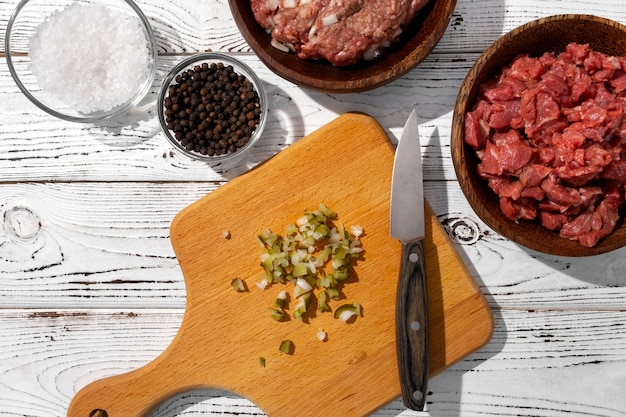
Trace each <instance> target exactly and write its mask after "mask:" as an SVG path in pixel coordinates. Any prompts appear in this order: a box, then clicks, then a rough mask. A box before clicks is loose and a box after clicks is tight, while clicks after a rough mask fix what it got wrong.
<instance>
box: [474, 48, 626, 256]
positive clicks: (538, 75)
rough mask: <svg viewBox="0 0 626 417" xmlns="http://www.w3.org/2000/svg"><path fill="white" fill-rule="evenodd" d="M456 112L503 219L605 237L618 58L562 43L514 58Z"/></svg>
mask: <svg viewBox="0 0 626 417" xmlns="http://www.w3.org/2000/svg"><path fill="white" fill-rule="evenodd" d="M479 91H480V96H479V98H478V100H477V102H476V104H475V106H474V107H473V108H472V110H471V111H469V112H468V113H467V114H466V117H465V141H466V143H468V144H469V145H470V146H472V147H473V148H474V149H475V150H476V155H477V156H478V158H479V159H480V164H479V166H478V174H479V175H480V176H481V177H483V178H484V179H485V180H487V181H488V183H489V187H490V188H491V189H492V190H493V191H494V192H495V193H496V194H497V195H498V196H499V197H500V209H501V210H502V212H503V213H504V214H505V216H506V217H508V218H510V219H511V220H513V221H516V222H517V221H520V220H534V219H537V221H539V222H540V223H541V224H542V225H543V226H544V227H546V228H547V229H549V230H554V231H558V232H559V233H560V235H561V236H563V237H564V238H567V239H572V240H577V241H578V242H579V243H580V244H581V245H583V246H589V247H591V246H594V245H596V244H597V242H598V241H599V240H600V239H602V238H604V237H606V236H607V235H608V234H610V233H611V232H612V231H613V229H614V228H615V225H616V223H617V220H618V218H619V211H620V209H621V208H622V207H623V206H624V202H625V198H624V194H625V190H626V115H625V114H624V111H625V109H626V56H620V57H614V56H609V55H607V54H603V53H600V52H597V51H594V50H592V49H591V48H590V47H589V45H588V44H577V43H571V44H569V45H567V46H566V48H565V51H563V52H561V53H560V54H558V55H555V54H552V53H547V52H546V53H544V54H543V55H541V56H540V57H538V58H533V57H530V56H527V55H522V56H519V57H517V58H516V59H515V60H513V62H511V64H510V65H509V66H507V67H506V68H504V69H503V71H502V73H501V74H499V75H498V76H497V77H495V78H494V79H492V80H489V81H487V82H485V83H484V84H483V85H482V86H480V88H479Z"/></svg>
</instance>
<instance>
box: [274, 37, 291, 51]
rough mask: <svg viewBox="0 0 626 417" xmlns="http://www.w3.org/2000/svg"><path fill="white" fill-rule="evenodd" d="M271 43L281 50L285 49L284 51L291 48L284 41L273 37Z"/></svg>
mask: <svg viewBox="0 0 626 417" xmlns="http://www.w3.org/2000/svg"><path fill="white" fill-rule="evenodd" d="M270 43H271V45H272V46H273V47H274V48H276V49H278V50H279V51H283V52H289V51H290V49H289V47H288V46H287V45H285V44H284V43H282V42H280V41H278V40H276V39H275V38H272V40H271V42H270Z"/></svg>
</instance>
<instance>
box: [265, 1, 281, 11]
mask: <svg viewBox="0 0 626 417" xmlns="http://www.w3.org/2000/svg"><path fill="white" fill-rule="evenodd" d="M278 6H280V0H269V1H268V2H267V8H268V10H269V11H272V12H273V11H274V10H276V9H278Z"/></svg>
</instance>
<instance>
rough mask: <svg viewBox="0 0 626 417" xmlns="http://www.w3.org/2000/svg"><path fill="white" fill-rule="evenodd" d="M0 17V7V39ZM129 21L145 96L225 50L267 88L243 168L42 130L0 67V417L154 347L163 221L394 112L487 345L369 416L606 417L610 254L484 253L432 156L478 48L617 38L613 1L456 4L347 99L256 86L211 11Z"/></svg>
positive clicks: (135, 136)
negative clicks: (318, 138) (411, 137)
mask: <svg viewBox="0 0 626 417" xmlns="http://www.w3.org/2000/svg"><path fill="white" fill-rule="evenodd" d="M16 4H17V0H2V1H0V32H2V33H3V34H4V31H5V28H6V25H7V20H8V17H9V15H10V13H11V11H12V10H13V8H14V7H15V5H16ZM138 4H139V5H140V7H141V8H142V9H143V11H144V12H145V13H146V15H147V16H148V18H149V19H150V21H151V23H152V25H153V28H154V31H155V33H156V36H157V38H158V48H159V54H160V56H159V61H158V74H157V79H156V80H155V83H154V86H153V89H152V91H151V94H150V98H151V99H152V100H154V99H155V98H156V94H157V89H158V86H159V84H160V81H161V80H162V78H163V76H164V75H165V74H166V73H167V71H168V69H170V68H171V67H172V66H173V65H175V64H176V63H177V62H179V61H180V60H181V59H182V58H184V57H185V56H188V55H190V54H193V53H195V52H198V51H204V50H214V51H225V52H227V53H230V54H233V55H236V56H238V57H240V58H242V59H243V60H245V61H246V62H247V63H248V64H249V65H250V66H251V67H252V68H253V69H254V70H255V71H256V72H257V74H258V75H259V76H260V78H261V79H262V80H263V82H264V84H265V86H266V87H267V90H268V94H269V103H270V109H271V112H270V118H269V123H268V126H267V130H266V133H265V135H264V137H263V138H262V140H261V142H260V143H259V144H258V146H256V147H255V149H254V151H253V152H252V154H251V155H250V157H249V160H248V161H246V163H244V164H239V165H231V166H227V165H218V166H209V165H206V164H203V163H200V162H194V161H191V160H189V159H187V158H185V157H183V156H181V155H179V154H177V153H176V152H174V150H173V149H172V147H171V146H169V145H168V142H167V141H166V139H165V137H164V136H163V135H162V134H161V133H160V131H159V127H158V123H157V120H156V112H155V111H154V109H148V111H146V112H144V113H137V114H134V115H132V116H131V117H129V118H128V119H127V120H124V123H120V124H119V125H109V126H83V125H79V124H73V123H69V122H64V121H60V120H56V119H54V118H52V117H50V116H48V115H47V114H45V113H43V112H42V111H40V110H38V109H37V108H36V107H35V106H33V105H32V104H31V103H30V102H29V101H27V99H26V98H25V97H24V96H23V95H22V94H21V93H20V91H19V90H18V88H17V86H16V85H15V83H14V82H13V80H12V79H11V76H10V74H9V71H8V68H7V65H6V60H5V59H1V60H0V184H1V185H0V221H2V222H3V227H2V228H0V416H37V417H39V416H41V417H51V416H52V417H61V416H65V413H66V409H67V407H68V405H69V403H70V400H71V399H72V397H73V396H74V394H75V393H76V392H77V390H79V389H80V388H82V387H83V386H85V385H87V384H88V383H90V382H92V381H94V380H96V379H100V378H102V377H105V376H109V375H117V374H120V373H122V372H126V371H129V370H132V369H135V368H137V367H139V366H141V365H143V364H145V363H147V362H149V361H151V360H152V359H154V358H155V357H156V356H157V355H158V354H159V353H161V352H162V351H163V350H164V349H165V348H166V347H167V346H168V344H169V342H170V341H171V340H172V338H173V337H174V335H175V334H176V332H177V329H178V327H179V325H180V323H181V319H182V316H183V312H184V308H185V287H184V282H183V277H182V274H181V271H180V269H179V266H178V263H177V261H176V258H175V256H174V254H173V251H172V249H171V245H170V241H169V226H170V222H171V220H172V218H173V217H174V215H175V214H176V213H177V212H178V211H180V210H181V209H182V208H184V207H186V206H187V205H188V204H190V203H192V202H194V201H196V200H197V199H199V198H201V197H202V196H204V195H205V194H207V193H210V192H211V191H213V190H215V189H216V188H217V187H219V186H221V185H223V184H224V183H226V182H227V181H228V180H229V179H231V178H233V177H235V176H237V175H239V174H241V173H243V172H244V171H245V170H246V169H247V167H250V166H254V165H255V164H257V163H258V162H260V161H263V160H265V159H267V158H269V157H271V156H272V155H274V154H276V153H277V152H280V151H281V150H282V149H284V148H285V147H287V146H289V144H290V143H293V142H294V141H296V140H298V139H299V138H301V137H303V136H305V135H307V134H308V133H311V132H312V131H314V130H316V129H317V128H319V127H321V126H322V125H324V124H326V123H328V122H330V121H331V120H333V119H334V118H335V117H337V116H338V115H340V114H342V113H344V112H346V111H362V112H365V113H368V114H370V115H371V116H373V117H375V118H376V119H377V120H378V121H379V122H380V123H381V125H382V126H383V127H384V128H385V130H386V131H387V132H388V134H389V135H390V136H391V137H392V138H393V137H396V138H397V137H398V136H399V134H400V130H401V128H402V126H403V124H404V121H405V119H406V118H407V116H408V115H409V113H410V111H411V109H413V108H415V109H416V110H417V113H418V115H419V118H420V123H421V131H422V132H423V133H424V137H425V138H428V139H427V140H426V143H425V145H426V146H425V157H424V160H425V162H424V163H425V167H424V168H425V177H426V185H425V190H426V197H427V199H428V200H429V202H430V204H431V205H432V207H433V209H434V211H435V213H436V214H437V215H438V216H439V218H440V220H441V222H442V223H443V224H444V225H446V226H447V227H448V231H449V233H450V234H451V236H452V237H453V238H457V240H456V247H457V249H458V250H459V252H460V253H461V255H462V257H463V258H464V260H465V261H466V263H467V265H468V267H469V269H470V271H471V272H472V274H473V276H474V278H475V280H476V282H477V283H478V285H479V286H480V288H481V290H482V291H483V293H484V294H485V296H486V298H487V299H488V301H489V304H490V306H491V308H492V309H493V313H494V316H495V331H494V334H493V338H492V340H491V341H490V343H489V344H488V345H487V346H485V347H484V348H482V349H481V350H480V351H478V352H476V353H474V354H472V355H471V356H469V357H468V358H467V359H465V360H463V361H462V362H460V363H458V364H456V365H454V366H453V367H452V368H451V369H449V370H447V371H445V372H444V373H442V374H440V375H438V376H437V377H435V378H434V379H432V380H431V382H430V386H429V391H430V392H429V393H428V411H427V412H424V413H417V412H413V411H408V410H406V409H405V408H404V407H403V405H402V403H401V401H400V400H399V399H398V400H396V401H394V402H392V403H391V404H388V405H386V406H385V407H384V408H382V409H380V410H379V411H377V412H376V413H375V414H374V415H375V416H377V417H383V416H400V415H401V416H417V415H430V416H478V415H480V416H514V415H515V416H521V415H532V416H611V417H616V416H626V249H624V250H617V251H615V252H613V253H610V254H606V255H601V256H596V257H591V258H586V259H574V258H561V257H554V256H546V255H542V254H539V253H536V252H533V251H530V250H527V249H525V248H523V247H520V246H518V245H516V244H514V243H512V242H509V241H507V240H505V239H503V238H501V237H500V236H498V235H497V234H496V233H494V232H493V231H491V230H489V229H488V228H487V227H486V226H485V225H484V224H483V223H482V222H481V221H480V220H479V219H478V218H477V217H476V215H475V214H474V212H473V211H472V210H471V208H470V207H469V205H468V203H467V201H466V200H465V198H464V196H463V194H462V193H461V191H460V189H459V186H458V184H457V181H456V178H455V174H454V170H453V168H452V162H451V159H450V147H449V137H450V124H451V117H452V108H453V106H454V102H455V98H456V94H457V90H458V88H459V86H460V84H461V82H462V80H463V78H464V77H465V75H466V73H467V71H468V70H469V68H470V67H471V66H472V64H473V63H474V61H475V59H476V58H477V57H478V55H479V54H480V53H481V52H482V51H483V50H484V49H485V48H486V47H487V46H488V45H489V44H491V43H492V42H493V41H495V40H496V39H497V38H498V37H499V36H500V35H501V34H503V33H504V32H506V31H508V30H510V29H512V28H514V27H516V26H518V25H520V24H523V23H525V22H527V21H530V20H534V19H536V18H539V17H542V16H547V15H551V14H561V13H574V12H575V13H589V14H595V15H598V16H603V17H609V18H612V19H615V20H618V21H620V22H622V23H626V8H625V7H624V6H623V2H622V1H621V0H572V1H567V2H566V1H559V0H517V1H516V0H458V4H457V8H456V11H455V13H454V15H453V17H452V20H451V22H450V25H449V28H448V30H447V32H446V33H445V35H444V36H443V39H442V40H441V42H440V43H439V45H438V46H437V47H436V49H435V50H434V52H433V53H432V54H431V55H430V56H429V57H428V58H427V59H426V60H425V61H424V62H423V63H422V64H421V65H419V66H418V67H417V68H415V69H414V70H413V71H411V72H410V73H409V74H407V75H406V76H404V77H403V78H401V79H399V80H397V81H395V82H393V83H391V84H389V85H387V86H384V87H381V88H378V89H376V90H373V91H370V92H365V93H360V94H350V95H332V94H324V93H320V92H315V91H307V90H303V89H301V88H298V87H296V86H294V85H293V84H291V83H289V82H286V81H284V80H282V79H280V78H279V77H277V76H276V75H274V74H273V73H272V72H271V71H269V70H268V69H267V68H266V67H265V66H264V65H263V64H262V63H260V61H259V60H258V59H257V58H256V56H255V55H254V54H253V53H251V52H250V50H249V48H248V46H247V44H246V43H245V42H244V40H243V39H242V37H241V36H240V34H239V32H238V30H237V28H236V26H235V24H234V22H233V20H232V17H231V14H230V9H229V6H228V2H227V0H139V1H138ZM2 55H3V57H4V52H2ZM381 104H382V105H381ZM183 415H185V416H213V415H223V416H241V415H258V416H260V415H263V413H262V411H261V410H260V409H258V408H257V407H256V406H255V405H254V404H252V403H250V402H249V401H247V400H245V399H243V398H241V397H237V396H235V395H233V394H231V393H227V392H221V391H215V390H200V391H194V392H189V393H185V394H184V395H180V396H178V397H175V398H172V399H170V400H169V401H167V402H165V403H163V404H162V405H161V406H160V407H159V408H158V410H156V411H155V412H154V413H153V414H152V416H153V417H157V416H158V417H174V416H183ZM328 416H334V415H333V413H332V410H329V411H328Z"/></svg>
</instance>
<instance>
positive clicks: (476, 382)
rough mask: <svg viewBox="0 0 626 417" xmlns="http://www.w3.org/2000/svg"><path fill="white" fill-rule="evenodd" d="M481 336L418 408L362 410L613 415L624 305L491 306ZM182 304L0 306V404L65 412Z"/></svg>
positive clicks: (194, 394)
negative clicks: (487, 331)
mask: <svg viewBox="0 0 626 417" xmlns="http://www.w3.org/2000/svg"><path fill="white" fill-rule="evenodd" d="M494 313H495V314H494V318H495V331H494V336H493V338H492V339H491V341H490V343H489V344H487V345H486V346H485V347H483V348H482V349H480V350H479V351H478V352H476V353H474V354H472V355H471V356H469V357H468V358H466V359H465V360H463V361H461V362H459V363H457V364H456V365H454V366H453V367H451V368H450V369H448V370H447V371H445V372H443V373H442V374H440V375H438V376H437V377H435V378H433V379H431V381H430V385H429V394H428V405H427V407H428V413H427V414H426V413H417V412H412V411H408V410H406V409H404V407H403V406H402V403H401V401H400V399H394V400H393V401H392V402H390V403H389V404H387V405H385V406H384V407H382V408H381V409H379V410H377V411H376V412H374V413H373V414H372V417H395V416H398V415H400V414H401V415H403V416H407V417H413V416H416V417H417V416H422V415H432V416H448V417H452V416H467V417H472V416H478V415H493V416H503V415H529V406H531V407H532V412H531V414H532V415H535V416H583V415H593V416H601V417H621V416H623V410H625V409H626V398H625V397H624V396H623V395H622V394H623V387H624V375H626V325H625V324H624V323H626V312H623V311H622V312H620V311H615V312H605V311H591V310H590V311H577V312H576V311H540V310H537V311H521V310H518V311H513V310H494ZM182 319H183V310H182V309H181V310H172V311H163V310H149V309H141V308H139V309H127V310H88V309H84V310H83V309H81V310H56V311H55V310H31V311H27V310H26V311H25V310H17V311H14V310H0V415H3V416H23V415H29V416H32V417H65V412H66V409H67V407H68V405H69V403H70V401H71V399H72V397H73V396H74V393H75V392H76V391H77V390H79V389H81V388H82V387H84V386H85V385H87V384H89V383H90V382H92V381H95V380H98V379H100V378H103V377H106V376H110V375H117V374H119V373H121V372H126V371H131V370H133V369H136V368H138V367H140V366H142V365H144V364H146V363H148V362H150V361H151V360H153V359H154V358H155V357H156V356H157V355H159V354H160V353H161V352H162V351H163V350H164V349H166V348H167V346H168V344H169V343H170V342H171V341H172V339H173V338H174V336H175V334H176V332H177V330H178V327H179V326H180V324H181V322H182ZM217 413H219V415H223V416H227V417H236V416H241V415H246V416H262V415H263V413H262V412H261V410H260V409H259V408H258V407H256V406H254V404H252V403H251V402H250V401H249V400H246V399H244V398H242V397H240V396H237V395H234V394H232V393H229V392H224V391H220V390H210V389H206V390H193V391H188V392H185V393H181V394H179V395H176V396H174V397H172V398H169V399H167V400H166V401H164V402H163V403H162V404H161V405H160V406H159V407H158V409H157V410H156V411H155V412H153V413H152V414H151V417H177V416H181V415H193V416H198V417H200V416H202V417H204V416H206V417H209V416H214V415H215V414H217Z"/></svg>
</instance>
